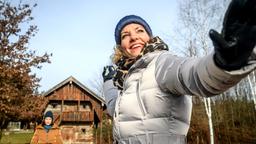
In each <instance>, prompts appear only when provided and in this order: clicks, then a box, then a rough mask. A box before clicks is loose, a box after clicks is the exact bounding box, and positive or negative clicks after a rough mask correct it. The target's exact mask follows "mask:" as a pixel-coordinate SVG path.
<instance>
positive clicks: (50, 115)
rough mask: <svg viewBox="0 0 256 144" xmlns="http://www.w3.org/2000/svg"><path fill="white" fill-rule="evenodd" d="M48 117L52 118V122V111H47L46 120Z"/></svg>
mask: <svg viewBox="0 0 256 144" xmlns="http://www.w3.org/2000/svg"><path fill="white" fill-rule="evenodd" d="M46 117H50V118H52V120H53V114H52V111H47V112H46V113H45V114H44V119H45V118H46Z"/></svg>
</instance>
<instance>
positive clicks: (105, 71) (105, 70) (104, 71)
mask: <svg viewBox="0 0 256 144" xmlns="http://www.w3.org/2000/svg"><path fill="white" fill-rule="evenodd" d="M108 74H109V66H105V67H104V69H103V73H102V75H103V76H107V75H108Z"/></svg>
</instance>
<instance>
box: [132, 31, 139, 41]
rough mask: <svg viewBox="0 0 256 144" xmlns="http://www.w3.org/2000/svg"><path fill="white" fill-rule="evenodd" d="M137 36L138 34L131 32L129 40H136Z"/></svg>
mask: <svg viewBox="0 0 256 144" xmlns="http://www.w3.org/2000/svg"><path fill="white" fill-rule="evenodd" d="M138 38H139V36H138V34H136V33H132V34H131V41H134V40H137V39H138Z"/></svg>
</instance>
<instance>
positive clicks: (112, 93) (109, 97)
mask: <svg viewBox="0 0 256 144" xmlns="http://www.w3.org/2000/svg"><path fill="white" fill-rule="evenodd" d="M103 94H104V96H105V101H106V105H107V111H108V113H109V115H111V116H113V114H114V110H115V104H116V99H117V96H118V89H117V87H115V86H114V84H113V81H112V80H108V81H106V82H104V84H103Z"/></svg>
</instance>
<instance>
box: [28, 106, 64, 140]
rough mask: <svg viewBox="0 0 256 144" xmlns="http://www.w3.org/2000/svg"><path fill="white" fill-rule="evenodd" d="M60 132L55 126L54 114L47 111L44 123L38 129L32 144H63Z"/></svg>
mask: <svg viewBox="0 0 256 144" xmlns="http://www.w3.org/2000/svg"><path fill="white" fill-rule="evenodd" d="M62 143H63V141H62V137H61V133H60V130H59V128H58V126H57V125H56V124H53V114H52V112H51V111H47V112H46V113H45V115H44V118H43V123H42V124H40V125H38V126H37V127H36V131H35V133H34V136H33V138H32V140H31V144H62Z"/></svg>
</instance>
